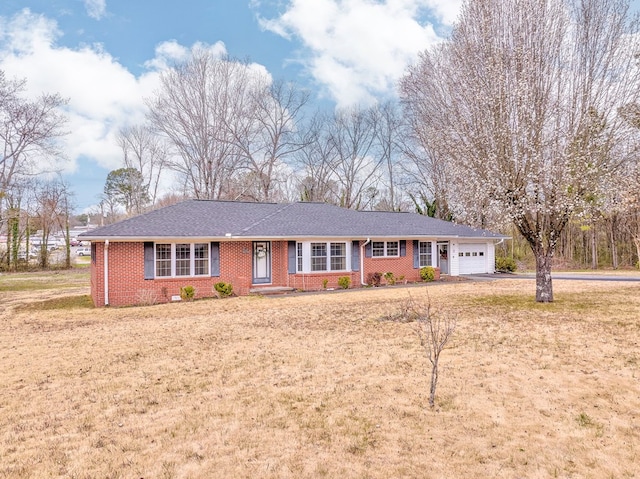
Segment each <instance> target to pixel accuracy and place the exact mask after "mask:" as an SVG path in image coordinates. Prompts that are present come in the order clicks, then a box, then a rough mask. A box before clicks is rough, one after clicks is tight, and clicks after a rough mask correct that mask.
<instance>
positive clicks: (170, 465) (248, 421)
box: [0, 275, 640, 479]
mask: <svg viewBox="0 0 640 479" xmlns="http://www.w3.org/2000/svg"><path fill="white" fill-rule="evenodd" d="M63 277H64V275H63V276H62V277H61V276H57V277H56V278H54V279H50V280H49V284H50V287H49V288H45V287H39V288H23V289H21V290H20V288H13V289H12V286H11V285H12V284H13V283H12V281H28V280H24V279H21V277H16V279H15V280H12V277H11V276H7V275H5V276H2V277H0V322H1V325H2V327H1V328H0V384H1V385H2V387H1V389H0V478H23V477H65V478H83V479H84V478H95V477H104V478H209V477H233V478H235V477H238V478H255V477H261V478H288V477H290V478H300V477H328V478H333V477H344V478H351V477H358V478H365V477H370V478H390V477H394V478H395V477H407V478H411V477H416V478H418V477H419V478H425V477H426V478H451V477H504V478H514V477H527V478H538V477H539V478H547V477H571V478H590V477H593V478H596V477H617V478H625V477H638V475H639V474H640V472H639V471H640V470H639V469H638V464H640V449H639V448H638V444H640V416H639V415H638V411H640V344H639V342H640V287H639V286H638V285H637V284H633V283H613V282H594V281H584V282H583V281H556V282H555V283H554V286H555V295H556V299H557V301H556V302H555V303H553V304H550V305H538V304H535V303H534V301H533V295H534V283H533V280H531V281H530V280H500V281H494V282H470V281H469V282H457V283H450V284H445V283H434V284H432V285H430V286H428V294H429V299H430V301H431V303H432V307H433V308H434V309H436V310H438V309H439V310H446V311H447V312H450V313H451V314H455V315H456V317H457V318H458V322H457V328H456V331H455V334H454V336H453V338H452V339H451V349H447V350H445V351H444V352H443V353H442V356H441V359H440V380H439V383H438V391H437V395H436V405H435V408H434V409H433V410H431V409H430V408H429V407H428V396H429V363H428V358H426V357H425V355H424V351H423V350H422V348H421V347H420V344H419V340H418V337H417V335H416V332H415V325H414V324H411V323H403V322H400V321H388V320H384V318H389V317H392V316H393V315H394V314H396V313H397V311H398V308H399V307H400V305H401V302H402V301H404V300H406V299H407V296H408V294H409V291H410V292H411V295H412V296H413V297H419V296H420V295H422V294H426V293H425V287H423V286H421V287H413V288H410V289H409V288H406V287H393V288H390V287H387V288H376V289H365V290H359V291H347V292H335V293H323V294H313V295H291V296H283V297H270V298H259V297H243V298H230V299H225V300H206V301H204V300H203V301H195V302H190V303H180V304H168V305H157V306H145V307H132V308H120V309H113V308H112V309H109V308H104V309H90V308H88V307H87V306H86V301H85V299H82V298H83V297H84V298H86V295H87V294H88V287H87V285H86V276H85V277H84V279H83V277H82V276H79V277H78V276H73V275H69V277H66V278H64V279H62V278H63ZM31 281H35V280H34V279H33V277H32V278H31ZM82 281H84V283H83V282H82ZM36 282H37V281H36ZM61 284H65V285H66V286H65V287H60V285H61ZM65 298H66V299H65Z"/></svg>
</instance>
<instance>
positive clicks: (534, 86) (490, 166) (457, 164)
mask: <svg viewBox="0 0 640 479" xmlns="http://www.w3.org/2000/svg"><path fill="white" fill-rule="evenodd" d="M637 33H638V23H637V19H636V18H633V19H632V18H630V15H629V13H628V2H627V1H625V0H467V1H466V2H465V3H464V5H463V9H462V13H461V16H460V20H459V23H458V24H457V25H456V26H455V28H454V30H453V32H452V35H451V38H450V39H449V40H448V41H447V42H445V43H443V44H441V45H439V46H438V47H436V48H434V49H432V50H430V51H427V52H424V53H423V54H422V55H421V57H420V60H419V62H418V63H417V64H416V65H414V66H413V67H411V68H410V69H409V71H408V73H407V75H406V76H405V77H404V79H403V80H402V83H401V90H402V93H403V97H404V102H405V106H406V109H407V113H408V116H410V117H411V118H412V124H413V126H414V129H417V130H418V131H416V135H420V136H421V138H425V132H426V137H427V138H428V143H429V145H428V146H429V149H430V150H432V151H433V152H434V154H437V155H438V156H439V157H440V158H447V169H448V174H449V175H450V176H449V177H450V178H452V179H453V181H454V182H455V184H456V185H457V186H458V187H457V188H455V191H454V192H453V195H454V197H455V200H454V203H455V204H454V205H453V206H452V207H453V208H457V211H456V212H455V215H456V217H457V218H464V217H466V218H472V219H478V218H480V217H482V218H483V220H486V218H492V219H496V220H497V219H500V218H506V219H508V220H510V221H511V222H513V224H514V225H515V226H516V228H517V229H518V231H519V232H520V233H521V234H522V236H523V237H524V238H525V240H526V241H527V242H528V244H529V246H530V247H531V249H532V251H533V254H534V256H535V258H536V300H537V301H539V302H550V301H553V288H552V281H551V260H552V257H553V254H554V251H555V249H556V244H557V242H558V239H559V237H560V234H561V233H562V231H563V230H564V228H565V227H566V225H567V223H568V221H569V220H570V218H571V217H572V216H573V215H575V214H577V213H579V212H582V211H586V210H587V209H588V208H587V206H588V205H589V203H590V202H591V203H592V202H593V201H594V198H598V197H599V196H602V195H604V194H606V192H605V191H603V189H604V188H605V185H608V184H614V183H615V182H611V181H608V178H609V177H612V176H615V175H616V174H618V173H619V171H620V168H621V166H622V163H623V162H622V160H620V158H621V156H620V155H619V150H620V149H621V148H622V145H624V143H625V141H626V139H627V137H626V135H627V134H628V132H629V128H628V124H626V123H625V121H624V120H623V118H622V117H621V116H620V115H619V114H618V109H619V108H620V107H621V106H622V105H623V104H626V103H633V102H635V101H636V100H637V98H638V95H639V94H640V88H639V85H640V83H639V80H640V71H639V70H638V68H636V65H635V62H636V58H637V55H638V53H639V52H640V48H639V43H638V42H639V41H640V40H639V37H640V36H638V35H637Z"/></svg>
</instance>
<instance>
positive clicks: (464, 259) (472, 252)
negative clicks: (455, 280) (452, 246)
mask: <svg viewBox="0 0 640 479" xmlns="http://www.w3.org/2000/svg"><path fill="white" fill-rule="evenodd" d="M458 263H459V268H460V274H482V273H488V272H489V268H488V264H487V245H486V243H468V244H464V243H462V244H460V245H459V248H458Z"/></svg>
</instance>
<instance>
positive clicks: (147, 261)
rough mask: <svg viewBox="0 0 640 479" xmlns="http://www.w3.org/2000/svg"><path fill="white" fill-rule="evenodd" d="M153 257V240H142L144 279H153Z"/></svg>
mask: <svg viewBox="0 0 640 479" xmlns="http://www.w3.org/2000/svg"><path fill="white" fill-rule="evenodd" d="M154 266H155V265H154V257H153V242H152V241H145V242H144V279H153V278H154V276H155V271H154V269H155V267H154Z"/></svg>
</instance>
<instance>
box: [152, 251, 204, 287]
mask: <svg viewBox="0 0 640 479" xmlns="http://www.w3.org/2000/svg"><path fill="white" fill-rule="evenodd" d="M155 248H156V253H155V258H156V268H155V269H156V277H159V278H161V277H173V276H207V275H209V257H210V253H209V244H208V243H177V244H169V243H166V244H162V243H156V245H155Z"/></svg>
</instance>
